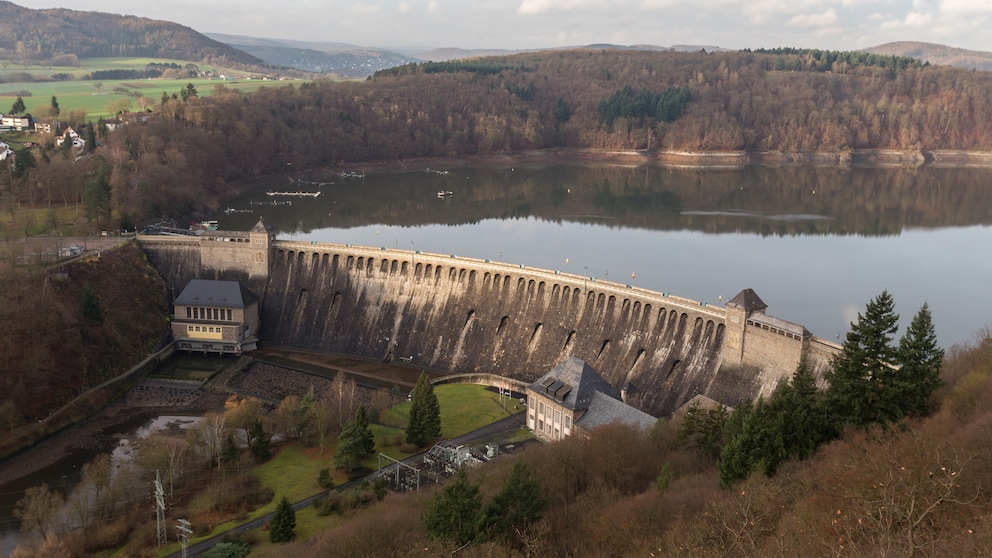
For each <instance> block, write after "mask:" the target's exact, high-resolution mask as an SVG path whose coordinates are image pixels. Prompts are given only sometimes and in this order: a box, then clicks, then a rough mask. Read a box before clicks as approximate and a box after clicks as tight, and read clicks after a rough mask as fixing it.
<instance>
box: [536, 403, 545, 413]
mask: <svg viewBox="0 0 992 558" xmlns="http://www.w3.org/2000/svg"><path fill="white" fill-rule="evenodd" d="M537 414H539V415H543V414H544V401H541V402H539V403H538V404H537Z"/></svg>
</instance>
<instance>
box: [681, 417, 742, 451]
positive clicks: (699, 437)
mask: <svg viewBox="0 0 992 558" xmlns="http://www.w3.org/2000/svg"><path fill="white" fill-rule="evenodd" d="M729 416H730V412H729V410H728V409H727V407H725V406H723V405H720V406H719V407H717V408H715V409H703V408H702V407H700V406H699V405H696V404H692V405H690V406H689V410H688V411H687V412H686V416H685V418H684V419H682V424H680V425H679V440H680V442H681V443H682V445H683V446H685V447H690V448H695V449H698V450H702V451H704V452H706V453H707V454H708V455H709V456H711V457H712V458H713V459H714V460H716V459H719V458H720V452H721V451H722V450H723V443H724V432H725V430H726V426H727V420H728V417H729Z"/></svg>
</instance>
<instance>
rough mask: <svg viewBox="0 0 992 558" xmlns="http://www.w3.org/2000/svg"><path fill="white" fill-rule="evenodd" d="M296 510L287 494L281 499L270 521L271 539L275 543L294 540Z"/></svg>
mask: <svg viewBox="0 0 992 558" xmlns="http://www.w3.org/2000/svg"><path fill="white" fill-rule="evenodd" d="M295 531H296V511H295V510H293V506H292V505H290V503H289V499H288V498H286V497H285V496H283V497H282V499H281V500H279V505H278V506H277V507H276V511H275V512H274V513H273V514H272V521H271V522H270V523H269V540H271V541H272V542H274V543H280V542H286V541H289V540H292V538H293V536H294V535H295V534H296V533H295Z"/></svg>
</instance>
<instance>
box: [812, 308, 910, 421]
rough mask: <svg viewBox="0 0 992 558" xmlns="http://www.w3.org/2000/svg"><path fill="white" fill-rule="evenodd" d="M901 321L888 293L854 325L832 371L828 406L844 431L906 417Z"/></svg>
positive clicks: (859, 315)
mask: <svg viewBox="0 0 992 558" xmlns="http://www.w3.org/2000/svg"><path fill="white" fill-rule="evenodd" d="M898 320H899V316H897V315H896V314H895V304H894V303H893V301H892V297H891V296H890V295H889V293H888V291H883V292H882V294H880V295H878V297H876V298H875V299H873V300H872V301H871V302H869V303H868V305H867V307H866V308H865V313H864V314H860V313H859V314H858V321H857V323H855V324H851V330H850V331H848V332H847V338H846V340H845V341H844V346H843V348H842V349H841V352H840V354H838V355H837V356H835V357H834V359H833V363H832V370H830V371H829V372H828V373H827V381H828V382H829V383H830V387H829V389H828V390H827V394H826V396H827V400H828V401H827V402H828V408H830V409H831V410H832V411H833V412H834V413H835V420H836V422H837V424H836V426H837V427H838V429H840V428H843V427H844V426H865V425H868V424H871V423H873V422H887V421H892V420H897V419H899V418H900V416H901V414H902V413H901V408H900V405H899V401H898V396H899V394H898V391H897V388H898V386H897V385H896V384H897V380H896V377H895V376H896V373H897V371H896V364H895V363H896V361H897V358H896V357H897V354H896V349H895V348H894V347H893V345H892V339H893V335H895V332H896V329H897V322H898Z"/></svg>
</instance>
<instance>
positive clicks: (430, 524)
mask: <svg viewBox="0 0 992 558" xmlns="http://www.w3.org/2000/svg"><path fill="white" fill-rule="evenodd" d="M481 515H482V494H480V493H479V486H478V485H476V484H471V483H470V482H469V481H468V474H467V473H466V472H465V468H464V467H462V468H460V469H458V474H457V475H456V476H455V480H454V482H452V483H450V484H449V485H448V486H445V487H444V488H443V489H442V490H441V492H438V493H437V494H435V495H434V497H433V498H431V501H430V503H429V504H428V506H427V512H426V513H424V515H423V517H422V518H421V520H422V521H423V522H424V527H426V528H427V535H428V536H429V537H430V538H431V539H433V540H439V541H452V542H455V543H458V544H468V543H470V542H472V541H473V540H475V537H476V535H477V534H478V533H479V525H480V523H481Z"/></svg>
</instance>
